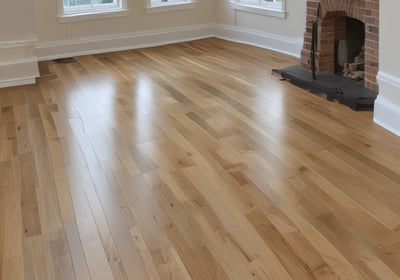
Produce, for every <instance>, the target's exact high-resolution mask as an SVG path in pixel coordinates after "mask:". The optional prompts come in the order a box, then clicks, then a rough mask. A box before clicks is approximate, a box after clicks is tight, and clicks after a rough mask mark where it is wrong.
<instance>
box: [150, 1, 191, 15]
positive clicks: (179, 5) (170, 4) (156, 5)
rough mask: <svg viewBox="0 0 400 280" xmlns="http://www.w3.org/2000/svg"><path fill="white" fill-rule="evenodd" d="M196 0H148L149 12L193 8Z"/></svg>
mask: <svg viewBox="0 0 400 280" xmlns="http://www.w3.org/2000/svg"><path fill="white" fill-rule="evenodd" d="M196 3H197V1H196V0H147V8H146V10H147V12H149V13H158V12H167V11H173V10H182V9H192V8H194V7H195V6H196Z"/></svg>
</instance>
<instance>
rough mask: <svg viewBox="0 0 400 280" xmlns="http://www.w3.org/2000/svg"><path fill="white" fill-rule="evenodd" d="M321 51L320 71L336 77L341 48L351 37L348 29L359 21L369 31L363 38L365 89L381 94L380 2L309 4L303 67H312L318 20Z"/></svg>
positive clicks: (356, 0)
mask: <svg viewBox="0 0 400 280" xmlns="http://www.w3.org/2000/svg"><path fill="white" fill-rule="evenodd" d="M319 6H320V9H319V23H318V40H317V42H318V48H317V50H316V70H317V72H319V73H334V72H335V70H337V69H336V66H335V64H336V61H335V60H336V56H335V52H337V44H338V42H339V41H340V40H344V39H346V37H347V38H348V37H349V34H346V32H348V31H346V30H347V29H346V25H348V24H349V22H352V21H357V22H358V21H359V22H360V23H361V24H362V23H363V25H362V28H363V29H364V30H365V35H364V34H362V35H363V36H362V38H363V40H365V41H364V42H363V43H364V50H365V54H364V56H365V65H364V69H365V73H364V75H365V77H364V86H365V87H366V88H369V89H371V90H373V91H375V92H377V91H378V85H377V81H376V75H377V72H378V66H379V55H378V53H379V52H378V48H379V0H307V27H306V32H305V35H304V46H303V50H302V52H301V63H302V66H303V67H304V68H306V69H308V70H310V69H311V68H312V66H311V42H312V22H313V21H315V20H317V19H318V7H319Z"/></svg>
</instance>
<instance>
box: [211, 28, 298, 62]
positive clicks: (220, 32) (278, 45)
mask: <svg viewBox="0 0 400 280" xmlns="http://www.w3.org/2000/svg"><path fill="white" fill-rule="evenodd" d="M215 27H216V28H215V30H216V33H215V37H217V38H221V39H225V40H228V41H232V42H238V43H243V44H247V45H251V46H256V47H260V48H264V49H269V50H272V51H276V52H279V53H283V54H287V55H290V56H293V57H296V58H300V55H301V49H302V48H303V38H302V37H301V38H290V37H284V36H280V35H276V34H272V33H267V32H261V31H257V30H252V29H247V28H242V27H237V26H233V25H223V24H215Z"/></svg>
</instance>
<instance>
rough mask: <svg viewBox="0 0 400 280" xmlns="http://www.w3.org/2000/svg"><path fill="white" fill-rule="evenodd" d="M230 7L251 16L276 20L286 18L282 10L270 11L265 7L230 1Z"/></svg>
mask: <svg viewBox="0 0 400 280" xmlns="http://www.w3.org/2000/svg"><path fill="white" fill-rule="evenodd" d="M229 3H230V4H231V6H232V7H233V8H234V9H235V10H238V11H245V12H249V13H253V14H258V15H263V16H270V17H278V18H286V12H285V11H284V10H277V9H270V8H266V7H260V6H252V5H246V4H241V3H237V2H233V1H230V2H229Z"/></svg>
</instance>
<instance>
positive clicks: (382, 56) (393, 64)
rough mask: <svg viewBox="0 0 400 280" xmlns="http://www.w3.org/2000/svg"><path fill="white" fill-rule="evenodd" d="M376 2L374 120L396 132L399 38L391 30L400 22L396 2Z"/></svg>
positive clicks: (399, 111) (398, 130) (399, 89)
mask: <svg viewBox="0 0 400 280" xmlns="http://www.w3.org/2000/svg"><path fill="white" fill-rule="evenodd" d="M379 3H380V16H379V17H380V23H379V25H380V26H379V33H380V34H379V64H380V65H379V74H378V81H379V96H378V99H377V101H376V103H375V112H374V120H375V122H376V123H378V124H380V125H381V126H383V127H385V128H386V129H388V130H390V131H392V132H393V133H395V134H397V135H399V136H400V67H399V62H400V59H399V49H400V38H399V37H398V36H396V35H395V34H394V33H393V32H395V31H394V29H393V27H396V26H399V25H400V18H399V16H398V11H399V10H400V2H399V1H393V0H380V2H379Z"/></svg>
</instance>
